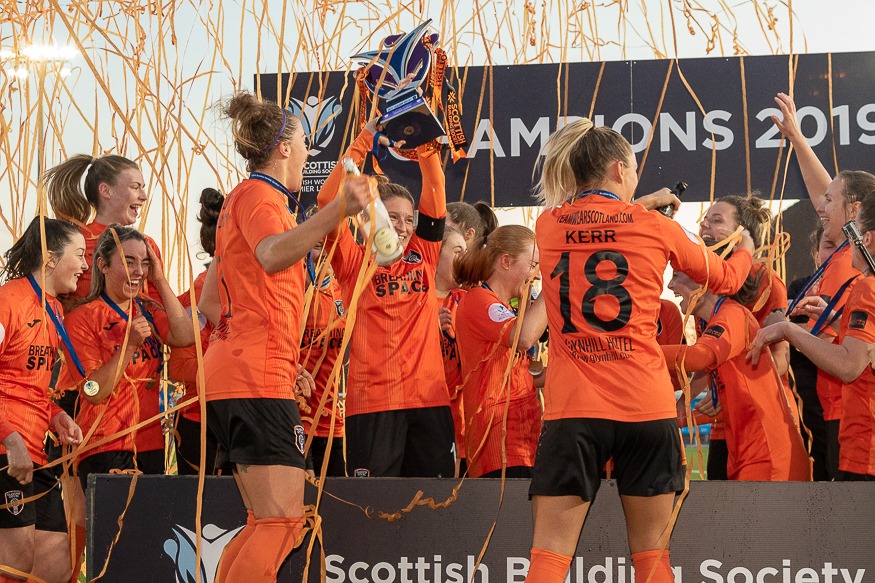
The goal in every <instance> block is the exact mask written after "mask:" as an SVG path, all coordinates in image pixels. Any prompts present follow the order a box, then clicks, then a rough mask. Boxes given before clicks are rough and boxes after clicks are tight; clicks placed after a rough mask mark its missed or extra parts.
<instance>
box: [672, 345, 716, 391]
mask: <svg viewBox="0 0 875 583" xmlns="http://www.w3.org/2000/svg"><path fill="white" fill-rule="evenodd" d="M660 348H661V349H662V354H663V356H664V357H665V364H666V365H667V366H668V370H669V372H671V373H672V374H671V375H670V376H671V379H672V383H673V384H677V378H676V375H675V374H674V372H673V371H674V370H675V367H676V366H678V365H680V363H681V360H683V363H684V370H686V371H687V372H697V371H700V370H711V369H713V368H714V367H716V366H718V365H719V364H720V363H719V362H718V360H717V356H716V355H715V354H714V352H713V351H712V350H709V349H708V348H706V347H705V346H704V345H702V344H700V343H698V342H697V343H696V344H694V345H692V346H687V345H686V344H666V345H663V346H660Z"/></svg>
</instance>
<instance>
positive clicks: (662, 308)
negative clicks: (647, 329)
mask: <svg viewBox="0 0 875 583" xmlns="http://www.w3.org/2000/svg"><path fill="white" fill-rule="evenodd" d="M683 340H684V316H683V314H681V310H680V308H678V306H677V304H675V303H674V302H673V301H671V300H665V299H661V300H659V320H658V321H657V323H656V341H657V342H658V343H659V345H660V346H663V345H665V344H681V342H683Z"/></svg>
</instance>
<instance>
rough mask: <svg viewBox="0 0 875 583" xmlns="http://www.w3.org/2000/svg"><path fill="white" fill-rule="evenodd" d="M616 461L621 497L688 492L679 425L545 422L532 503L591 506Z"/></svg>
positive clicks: (665, 421) (667, 421) (666, 421)
mask: <svg viewBox="0 0 875 583" xmlns="http://www.w3.org/2000/svg"><path fill="white" fill-rule="evenodd" d="M611 458H613V460H614V470H613V475H614V476H615V478H616V480H617V489H618V490H619V492H620V495H622V496H658V495H660V494H668V493H672V492H673V493H679V492H681V491H683V489H684V469H683V455H682V451H681V441H680V435H679V433H678V428H677V420H675V419H660V420H657V421H640V422H623V421H611V420H608V419H588V418H587V419H556V420H553V421H544V427H543V428H542V429H541V437H540V439H539V440H538V453H537V454H536V455H535V467H534V471H533V478H532V484H531V486H530V488H529V497H531V496H579V497H580V498H581V499H583V500H584V501H585V502H592V501H593V500H594V499H595V495H596V492H598V489H599V485H600V484H601V479H600V476H601V472H602V469H603V468H604V466H605V464H606V463H607V461H608V460H609V459H611Z"/></svg>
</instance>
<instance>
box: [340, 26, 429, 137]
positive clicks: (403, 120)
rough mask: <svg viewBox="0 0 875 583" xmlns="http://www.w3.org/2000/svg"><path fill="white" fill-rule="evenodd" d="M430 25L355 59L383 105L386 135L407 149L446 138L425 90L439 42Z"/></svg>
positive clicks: (373, 92) (394, 37) (355, 56)
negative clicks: (405, 84)
mask: <svg viewBox="0 0 875 583" xmlns="http://www.w3.org/2000/svg"><path fill="white" fill-rule="evenodd" d="M429 24H431V20H427V21H425V22H423V23H422V24H420V25H419V26H418V27H416V28H415V29H414V30H413V31H411V32H409V33H406V34H400V35H393V36H389V37H387V38H386V39H385V40H384V41H383V43H382V45H383V46H382V48H380V49H379V50H376V51H368V52H363V53H358V54H356V55H353V56H352V58H353V59H360V60H361V61H362V62H361V63H360V64H361V65H362V66H363V67H364V69H363V70H362V71H363V76H364V77H363V82H364V85H365V86H366V87H367V89H368V90H369V91H370V92H371V94H372V95H373V96H374V99H379V100H380V101H382V102H383V103H382V104H381V106H380V110H381V111H382V112H383V115H382V116H381V117H380V121H379V123H380V125H382V126H383V133H384V134H386V136H388V138H389V139H390V140H392V141H393V142H397V141H401V140H404V142H405V143H404V148H405V149H408V148H416V147H417V146H420V145H422V144H426V143H428V142H431V141H432V140H435V139H437V138H439V137H441V136H444V135H446V133H445V131H444V126H443V124H442V123H441V122H440V121H439V120H438V119H437V117H435V115H434V112H432V110H431V107H429V103H428V100H427V98H426V97H425V96H423V90H422V85H423V84H425V85H428V83H427V81H428V78H429V73H430V72H431V69H432V67H431V65H432V51H431V48H430V47H432V46H434V44H435V43H436V42H437V39H438V35H437V34H430V35H427V34H426V32H425V31H426V29H427V28H428V26H429ZM407 77H412V79H411V81H410V84H409V85H407V86H405V87H402V88H401V89H399V84H401V82H402V81H403V80H404V79H405V78H407Z"/></svg>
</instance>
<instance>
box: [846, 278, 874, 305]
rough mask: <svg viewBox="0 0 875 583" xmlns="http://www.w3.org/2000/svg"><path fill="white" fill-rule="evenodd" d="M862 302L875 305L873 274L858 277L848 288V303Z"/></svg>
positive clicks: (856, 303)
mask: <svg viewBox="0 0 875 583" xmlns="http://www.w3.org/2000/svg"><path fill="white" fill-rule="evenodd" d="M851 302H853V303H854V304H855V306H854V309H857V307H856V305H858V304H864V305H866V306H872V307H875V276H871V275H870V276H862V277H858V278H857V279H855V280H854V282H853V283H852V284H851V287H850V289H849V290H848V303H851Z"/></svg>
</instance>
